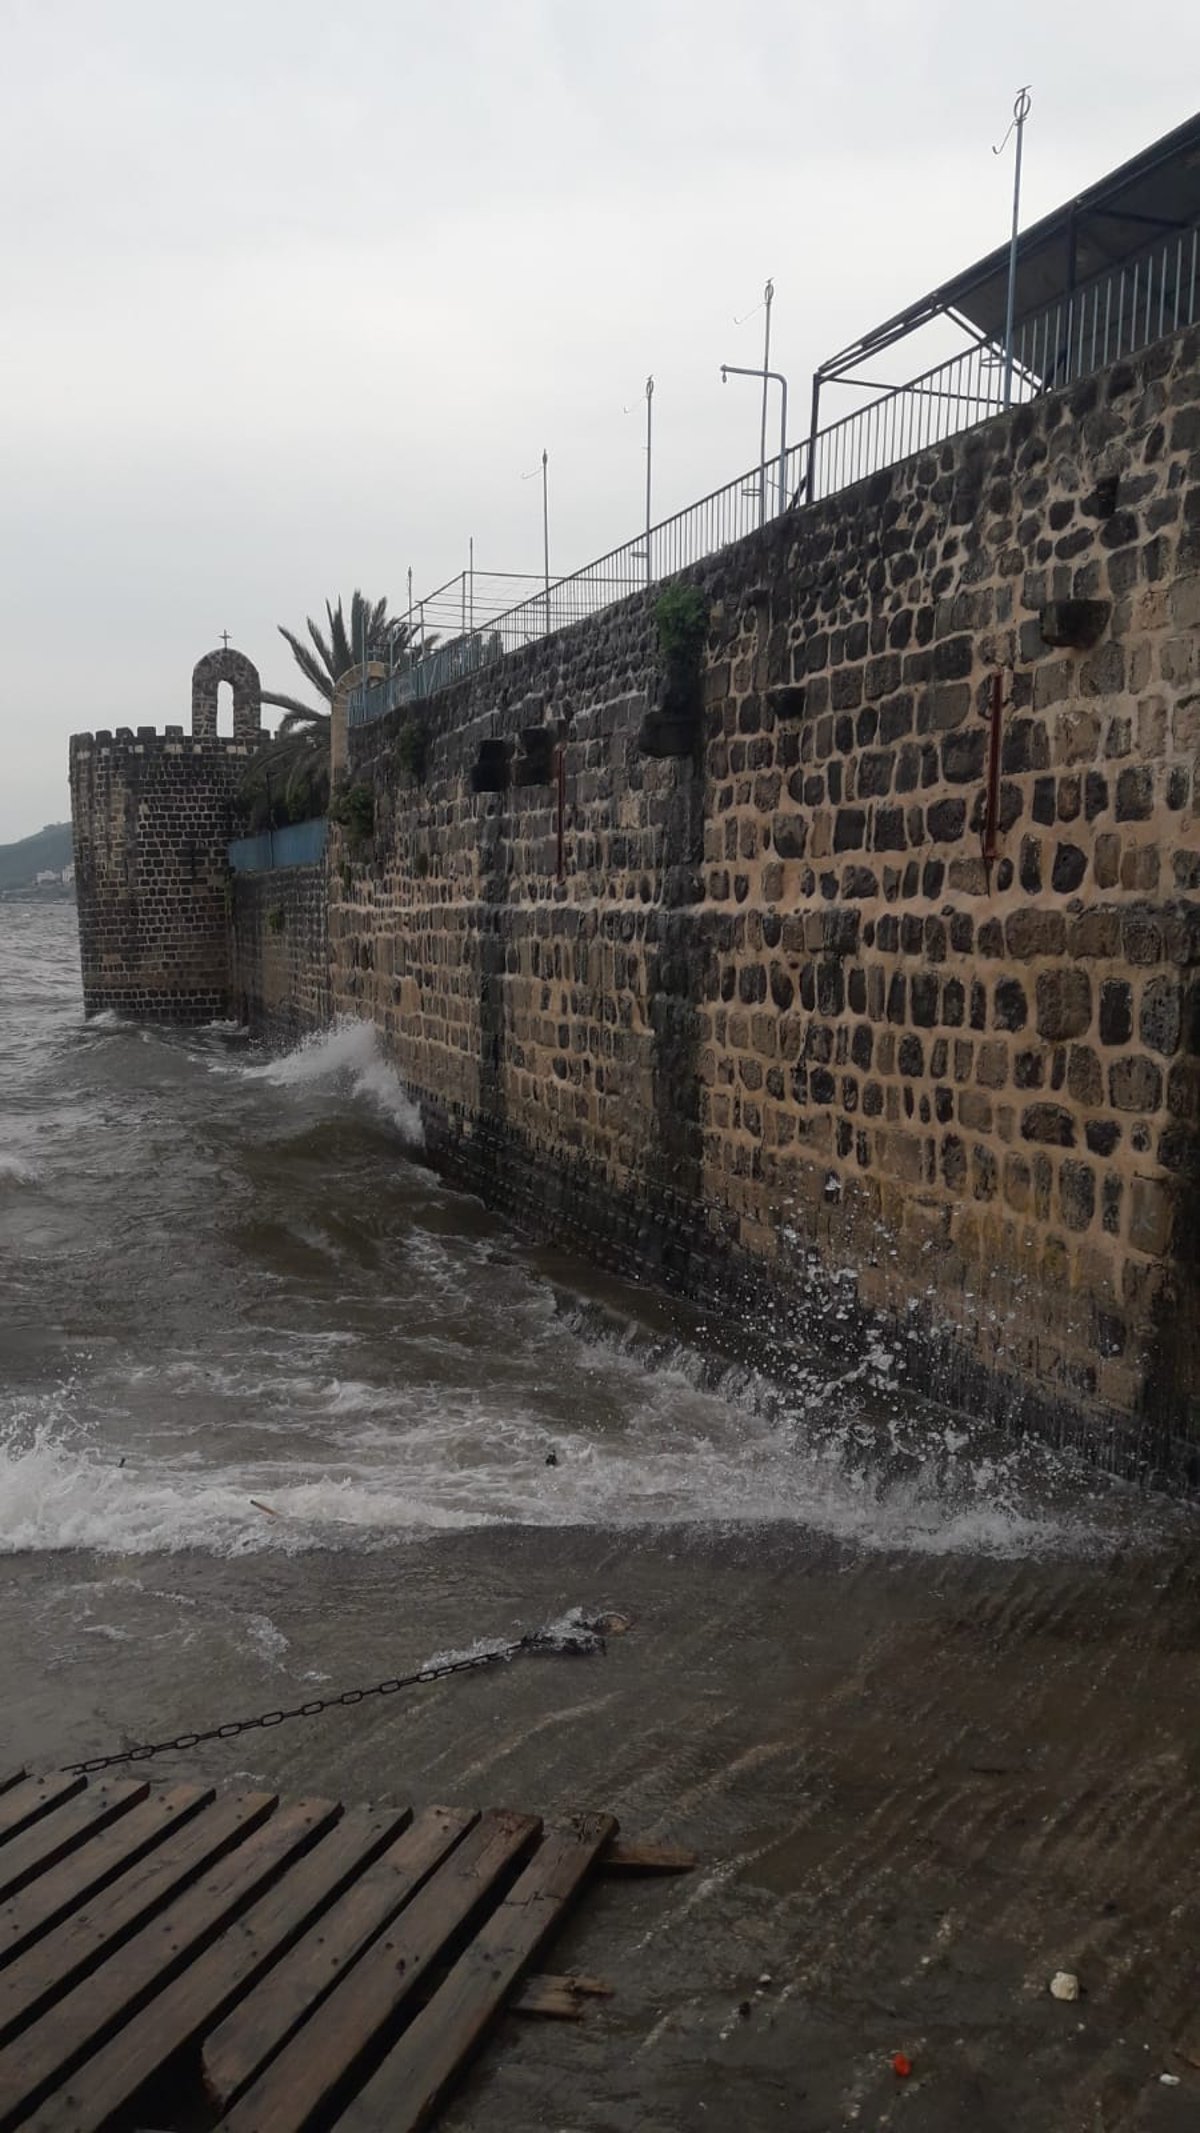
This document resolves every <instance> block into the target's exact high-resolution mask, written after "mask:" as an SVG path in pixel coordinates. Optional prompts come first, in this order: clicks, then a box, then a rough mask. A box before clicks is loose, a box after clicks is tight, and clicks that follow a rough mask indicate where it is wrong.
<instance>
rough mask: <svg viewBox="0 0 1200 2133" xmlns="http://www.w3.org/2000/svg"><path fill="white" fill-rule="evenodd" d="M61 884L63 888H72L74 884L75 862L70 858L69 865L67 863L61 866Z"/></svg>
mask: <svg viewBox="0 0 1200 2133" xmlns="http://www.w3.org/2000/svg"><path fill="white" fill-rule="evenodd" d="M62 885H63V887H64V889H73V888H74V886H75V862H74V860H71V862H70V864H69V865H67V866H65V867H64V868H63V870H62Z"/></svg>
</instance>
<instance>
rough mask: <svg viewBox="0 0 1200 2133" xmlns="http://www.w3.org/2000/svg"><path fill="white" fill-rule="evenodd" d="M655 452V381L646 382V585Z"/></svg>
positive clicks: (648, 576)
mask: <svg viewBox="0 0 1200 2133" xmlns="http://www.w3.org/2000/svg"><path fill="white" fill-rule="evenodd" d="M653 452H654V379H653V378H652V377H650V378H647V380H646V583H647V585H648V584H649V583H650V474H651V465H652V459H653Z"/></svg>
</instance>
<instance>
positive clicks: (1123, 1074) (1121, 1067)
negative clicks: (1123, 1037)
mask: <svg viewBox="0 0 1200 2133" xmlns="http://www.w3.org/2000/svg"><path fill="white" fill-rule="evenodd" d="M1162 1093H1163V1078H1162V1071H1161V1069H1160V1068H1159V1067H1156V1066H1155V1064H1154V1061H1153V1060H1152V1059H1147V1058H1146V1057H1145V1056H1144V1055H1143V1054H1140V1053H1133V1054H1131V1055H1130V1056H1129V1057H1128V1058H1125V1059H1116V1060H1114V1061H1113V1064H1112V1065H1111V1066H1110V1068H1109V1070H1108V1100H1109V1102H1110V1103H1111V1105H1112V1107H1113V1109H1114V1110H1115V1111H1141V1112H1144V1113H1146V1112H1153V1111H1157V1109H1158V1107H1159V1105H1160V1103H1161V1102H1162Z"/></svg>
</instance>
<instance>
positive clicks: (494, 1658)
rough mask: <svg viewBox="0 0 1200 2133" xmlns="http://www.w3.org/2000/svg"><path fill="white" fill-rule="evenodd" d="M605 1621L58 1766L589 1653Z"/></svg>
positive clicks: (131, 1759) (151, 1752)
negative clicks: (533, 1656) (505, 1666)
mask: <svg viewBox="0 0 1200 2133" xmlns="http://www.w3.org/2000/svg"><path fill="white" fill-rule="evenodd" d="M604 1622H605V1618H604V1617H603V1616H600V1617H596V1618H592V1619H589V1618H587V1617H585V1616H584V1615H583V1614H582V1613H581V1612H580V1611H579V1610H575V1612H574V1614H573V1615H571V1616H568V1617H567V1618H566V1619H565V1621H564V1622H563V1624H561V1625H560V1626H559V1627H557V1628H554V1629H537V1630H531V1631H529V1632H527V1634H526V1635H525V1636H523V1637H515V1638H513V1639H512V1640H511V1641H510V1642H509V1643H507V1644H497V1645H489V1646H488V1647H487V1648H486V1650H484V1651H479V1652H469V1653H465V1654H463V1655H462V1656H461V1657H458V1658H447V1659H442V1660H432V1661H430V1662H429V1663H428V1664H427V1665H425V1666H422V1667H418V1668H417V1670H416V1672H415V1673H412V1674H398V1675H393V1676H392V1677H391V1678H390V1679H389V1680H387V1681H376V1682H373V1683H372V1684H371V1686H370V1687H369V1688H365V1689H342V1690H341V1692H340V1693H339V1694H338V1695H336V1696H310V1697H309V1698H308V1699H307V1701H306V1702H304V1703H298V1704H293V1705H292V1706H291V1708H290V1709H287V1710H278V1711H260V1712H259V1713H258V1715H257V1716H256V1717H254V1718H231V1719H226V1721H225V1723H224V1724H223V1725H220V1726H209V1727H207V1728H206V1729H205V1730H204V1731H203V1732H196V1733H177V1734H176V1735H175V1736H174V1738H173V1739H172V1740H156V1741H143V1742H141V1743H139V1745H138V1746H137V1747H135V1748H118V1749H117V1750H116V1751H115V1752H114V1753H113V1754H111V1755H90V1756H88V1757H87V1758H86V1759H85V1760H84V1761H83V1762H80V1763H64V1764H63V1765H62V1768H63V1769H64V1770H66V1771H68V1772H70V1774H71V1775H72V1776H76V1777H91V1776H93V1775H94V1774H95V1772H96V1771H98V1770H111V1769H112V1768H113V1767H114V1765H116V1764H119V1763H147V1762H149V1761H150V1759H151V1757H152V1756H156V1755H171V1754H176V1753H180V1754H182V1753H183V1752H185V1751H186V1750H187V1749H189V1748H198V1747H200V1746H201V1744H202V1743H203V1742H205V1741H210V1740H236V1739H237V1737H238V1735H239V1734H241V1733H254V1732H256V1731H264V1730H269V1729H270V1728H271V1727H272V1726H282V1725H283V1724H285V1722H286V1721H287V1720H288V1719H290V1718H316V1717H318V1716H319V1715H320V1713H321V1712H322V1711H335V1710H348V1709H351V1708H352V1707H353V1706H354V1705H355V1704H360V1703H365V1702H366V1700H367V1698H368V1697H370V1696H394V1695H396V1693H397V1692H398V1690H400V1689H415V1688H420V1687H422V1686H423V1685H424V1684H425V1683H426V1682H429V1681H443V1680H445V1679H447V1678H448V1676H450V1675H451V1674H469V1673H472V1672H475V1671H477V1670H478V1669H480V1668H482V1667H486V1666H498V1665H499V1664H500V1663H501V1661H504V1660H509V1659H516V1658H519V1657H520V1656H521V1655H522V1654H525V1653H537V1652H541V1653H545V1654H548V1655H550V1656H560V1657H574V1658H578V1657H590V1656H591V1655H592V1654H593V1653H595V1652H603V1651H604V1649H605V1642H604V1634H603V1627H604Z"/></svg>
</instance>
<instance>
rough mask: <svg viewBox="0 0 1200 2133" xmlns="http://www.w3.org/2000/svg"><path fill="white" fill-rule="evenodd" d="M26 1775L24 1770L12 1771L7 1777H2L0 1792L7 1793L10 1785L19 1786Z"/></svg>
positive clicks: (0, 1779) (0, 1778)
mask: <svg viewBox="0 0 1200 2133" xmlns="http://www.w3.org/2000/svg"><path fill="white" fill-rule="evenodd" d="M24 1775H25V1772H24V1771H23V1770H10V1771H9V1773H8V1776H7V1777H0V1792H7V1791H8V1788H9V1786H10V1785H19V1784H20V1782H21V1779H22V1778H23V1777H24Z"/></svg>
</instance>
